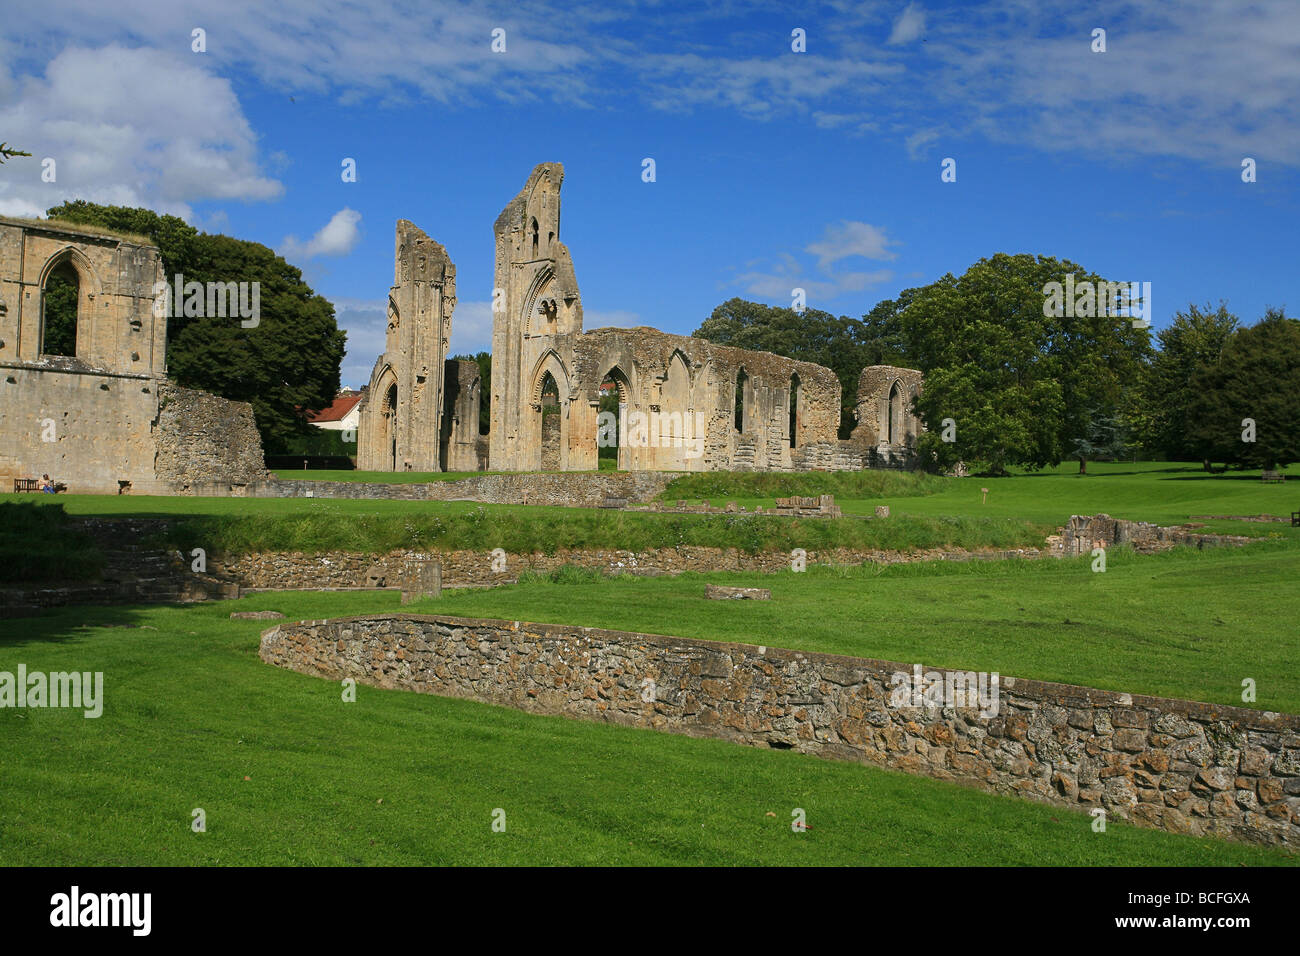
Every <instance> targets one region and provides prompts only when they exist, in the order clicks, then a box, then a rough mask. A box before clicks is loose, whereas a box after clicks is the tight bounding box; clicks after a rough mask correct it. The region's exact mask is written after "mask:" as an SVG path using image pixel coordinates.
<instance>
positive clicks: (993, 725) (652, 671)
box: [260, 614, 1300, 848]
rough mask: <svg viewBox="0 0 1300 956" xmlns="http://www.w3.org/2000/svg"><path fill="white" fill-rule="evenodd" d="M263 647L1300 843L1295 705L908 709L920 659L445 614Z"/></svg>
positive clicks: (1067, 702) (1101, 697)
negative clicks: (1287, 710) (898, 688)
mask: <svg viewBox="0 0 1300 956" xmlns="http://www.w3.org/2000/svg"><path fill="white" fill-rule="evenodd" d="M260 655H261V657H262V660H264V661H266V662H267V663H270V664H275V665H277V666H281V667H286V668H289V669H291V670H296V671H299V672H301V673H304V674H311V675H313V676H317V677H323V678H326V679H328V680H341V679H343V678H355V679H357V680H358V681H360V682H362V683H366V684H370V685H372V686H377V687H384V688H399V689H405V690H414V691H418V692H423V693H432V694H438V695H442V696H447V697H461V698H466V699H470V700H477V701H482V702H485V703H490V704H496V705H500V706H507V707H514V708H517V709H520V710H524V711H528V712H531V713H541V714H561V715H564V716H567V717H573V718H577V719H582V720H594V721H600V722H606V723H617V724H623V725H627V726H634V727H646V728H653V729H655V730H660V731H666V732H670V733H679V734H684V735H687V736H694V737H715V738H720V739H724V740H730V741H733V742H736V743H742V744H748V745H751V746H759V747H771V748H779V749H794V750H798V751H800V752H802V753H807V754H814V755H817V756H821V757H828V758H832V759H839V760H847V761H852V762H856V763H867V764H874V765H878V766H884V767H891V768H894V769H898V770H904V771H907V772H909V773H913V774H918V775H922V776H927V777H933V778H937V779H940V780H951V781H955V782H958V783H961V784H964V785H967V786H973V787H976V788H979V789H982V790H986V791H991V792H994V793H999V794H1005V795H1011V796H1019V797H1022V798H1027V799H1031V800H1035V801H1039V802H1043V803H1048V804H1052V805H1054V806H1060V807H1063V808H1067V809H1073V810H1080V811H1088V810H1090V809H1092V808H1094V807H1101V808H1104V809H1105V810H1106V812H1107V813H1108V815H1109V816H1110V817H1111V818H1112V819H1121V820H1127V821H1129V822H1131V823H1134V824H1136V825H1138V826H1143V827H1153V828H1160V829H1164V830H1168V831H1170V832H1174V833H1189V834H1196V835H1207V836H1216V837H1226V838H1229V839H1235V840H1244V841H1251V842H1256V843H1265V844H1275V845H1284V846H1287V847H1290V848H1300V716H1295V715H1287V714H1276V713H1267V712H1262V711H1255V710H1247V709H1244V708H1239V707H1228V706H1220V705H1213V704H1203V703H1195V702H1191V701H1184V700H1170V699H1164V698H1158V697H1145V696H1139V695H1130V694H1123V693H1116V692H1113V691H1105V690H1097V689H1093V688H1087V687H1075V686H1071V685H1066V684H1051V683H1044V682H1041V681H1034V680H1024V679H1019V678H1012V677H1005V676H1004V677H1002V678H1001V694H1000V700H999V703H998V709H997V713H996V714H995V715H981V713H980V712H979V711H978V710H977V709H968V708H942V709H940V708H937V707H929V708H927V707H900V706H894V705H893V704H892V703H891V700H890V697H891V688H892V681H891V678H892V675H893V674H894V673H895V672H900V671H901V672H903V673H906V674H910V673H911V672H912V665H911V664H903V663H892V662H886V661H874V660H867V659H862V658H853V657H841V656H837V655H831V654H815V653H803V652H798V651H789V650H781V649H777V648H769V647H754V646H752V645H746V644H732V643H721V642H711V641H699V640H690V639H686V638H679V637H663V636H657V635H651V634H640V633H626V632H619V631H606V630H600V629H597V628H583V627H569V626H562V625H543V624H526V623H520V622H510V621H490V620H475V619H468V618H456V617H447V616H442V615H431V616H425V615H402V614H398V615H378V616H369V617H357V618H345V619H339V620H333V621H309V622H302V623H297V624H283V625H280V626H278V627H274V628H271V629H270V630H268V631H266V632H264V633H263V635H262V641H261V648H260ZM926 670H927V671H929V670H937V671H940V672H942V673H948V671H945V670H944V669H942V668H926ZM971 677H972V678H973V677H974V675H973V674H972V675H971ZM647 678H648V679H650V680H651V681H653V682H654V683H653V688H654V699H653V700H652V701H650V702H646V701H643V700H642V692H643V688H644V687H645V686H646V685H643V683H642V681H643V680H645V679H647ZM1090 824H1091V820H1090V819H1089V818H1088V817H1087V816H1085V815H1084V814H1083V813H1080V814H1079V816H1078V817H1077V818H1075V820H1074V822H1073V825H1075V826H1078V827H1086V826H1090Z"/></svg>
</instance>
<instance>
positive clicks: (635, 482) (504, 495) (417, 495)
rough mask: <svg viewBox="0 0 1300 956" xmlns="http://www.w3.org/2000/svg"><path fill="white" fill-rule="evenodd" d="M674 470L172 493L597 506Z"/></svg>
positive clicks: (660, 486)
mask: <svg viewBox="0 0 1300 956" xmlns="http://www.w3.org/2000/svg"><path fill="white" fill-rule="evenodd" d="M676 477H677V475H676V474H674V473H672V472H662V471H624V472H612V473H609V474H595V473H590V474H589V473H583V472H569V473H566V474H537V473H520V474H503V475H471V476H470V477H468V478H460V479H457V480H455V481H427V482H418V483H413V484H391V485H389V484H379V483H373V482H363V481H296V480H293V479H278V478H277V479H274V480H268V481H254V482H248V483H246V484H233V483H231V482H222V481H187V482H173V483H172V485H171V486H170V493H171V494H177V495H200V496H204V497H216V498H226V497H238V498H385V499H391V500H403V501H478V502H482V503H484V504H500V505H565V506H569V507H575V508H597V507H600V505H602V504H603V503H604V501H605V499H606V498H626V499H627V500H628V501H636V502H646V501H652V500H654V499H655V498H657V497H659V495H660V494H661V493H662V492H663V490H664V488H666V487H667V486H668V483H669V482H670V481H672V480H673V479H674V478H676Z"/></svg>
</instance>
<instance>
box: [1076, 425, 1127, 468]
mask: <svg viewBox="0 0 1300 956" xmlns="http://www.w3.org/2000/svg"><path fill="white" fill-rule="evenodd" d="M1070 445H1071V447H1070V455H1071V457H1073V458H1077V459H1078V460H1079V474H1081V475H1086V474H1087V473H1088V459H1089V458H1093V459H1096V458H1118V457H1120V456H1121V455H1123V454H1124V453H1125V452H1126V451H1127V450H1128V426H1126V425H1125V424H1124V423H1123V422H1122V421H1121V420H1120V419H1119V418H1117V417H1115V416H1113V415H1107V414H1105V413H1104V412H1102V411H1101V410H1100V409H1093V411H1092V412H1091V414H1089V416H1088V419H1087V422H1086V423H1085V425H1084V431H1083V434H1082V436H1081V437H1079V438H1076V439H1074V440H1073V441H1072V442H1071V443H1070Z"/></svg>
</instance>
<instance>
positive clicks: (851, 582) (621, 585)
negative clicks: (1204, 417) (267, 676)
mask: <svg viewBox="0 0 1300 956" xmlns="http://www.w3.org/2000/svg"><path fill="white" fill-rule="evenodd" d="M1297 577H1300V549H1297V548H1295V547H1292V546H1288V545H1285V544H1255V545H1252V546H1251V547H1250V548H1248V549H1243V550H1236V549H1223V550H1211V551H1203V552H1202V551H1194V550H1192V549H1187V548H1182V549H1178V550H1176V551H1172V552H1167V553H1163V554H1159V555H1151V556H1140V555H1134V554H1132V553H1131V552H1128V551H1125V550H1113V551H1112V552H1111V553H1110V554H1109V556H1108V564H1107V570H1106V571H1105V572H1104V573H1094V572H1093V571H1092V570H1091V559H1090V558H1087V557H1085V558H1083V559H1080V560H1072V561H1055V560H1039V561H994V562H968V563H946V562H930V563H918V564H903V565H890V566H877V565H865V566H861V567H840V568H834V567H832V568H823V567H816V566H810V567H809V569H808V571H806V572H804V573H798V574H796V573H793V572H785V573H781V574H775V575H767V574H708V575H700V574H687V575H682V576H679V577H658V578H637V577H631V576H622V577H617V578H607V579H598V578H593V577H592V575H591V574H590V573H586V574H583V573H580V572H579V571H578V570H577V569H574V568H567V569H561V570H560V571H559V572H556V573H554V574H552V575H536V576H530V577H529V578H528V579H526V580H525V581H522V582H521V583H520V584H519V585H516V586H507V587H503V588H497V589H493V590H480V591H457V592H447V593H445V594H444V595H443V596H442V597H441V598H440V599H437V600H428V601H424V602H420V603H418V604H415V605H412V606H411V609H412V610H413V611H421V610H429V611H437V612H440V613H443V612H445V613H449V614H459V615H465V616H473V617H492V618H506V619H509V620H529V621H538V622H543V623H556V624H580V625H586V626H590V627H605V628H611V629H614V630H626V631H644V632H649V633H655V634H673V635H678V636H682V637H694V638H701V639H705V640H717V641H740V642H743V643H750V644H768V645H772V646H775V647H785V648H791V649H797V650H805V651H823V652H826V653H832V654H847V655H852V656H857V657H869V658H875V659H878V660H891V661H899V662H903V663H921V664H925V665H934V666H940V667H960V668H963V669H969V670H983V671H997V672H999V673H1002V674H1008V675H1011V676H1014V677H1026V678H1035V679H1038V680H1046V681H1058V682H1063V683H1070V684H1082V685H1085V686H1090V687H1100V688H1106V689H1109V690H1115V691H1127V692H1130V693H1140V694H1152V695H1156V696H1165V697H1180V698H1186V699H1191V700H1201V701H1207V702H1210V703H1219V704H1232V705H1236V706H1239V707H1254V708H1258V709H1261V710H1275V711H1283V712H1286V713H1300V642H1297V641H1296V640H1295V637H1294V624H1293V622H1294V621H1296V620H1300V588H1296V587H1295V584H1294V582H1295V580H1296V579H1297ZM552 582H559V583H552ZM706 582H713V583H725V584H737V585H744V586H749V587H764V588H770V589H771V591H772V600H771V601H770V602H765V601H742V602H731V601H709V600H706V599H705V597H704V586H705V583H706ZM1247 677H1250V678H1253V679H1254V680H1255V681H1256V683H1257V694H1258V700H1257V701H1256V702H1255V703H1244V702H1243V701H1242V699H1241V691H1242V680H1243V679H1244V678H1247Z"/></svg>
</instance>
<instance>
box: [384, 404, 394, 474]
mask: <svg viewBox="0 0 1300 956" xmlns="http://www.w3.org/2000/svg"><path fill="white" fill-rule="evenodd" d="M384 436H385V439H386V443H385V445H384V451H385V453H386V454H387V456H388V462H389V470H390V471H397V383H393V384H392V385H390V386H388V391H387V392H385V393H384Z"/></svg>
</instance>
